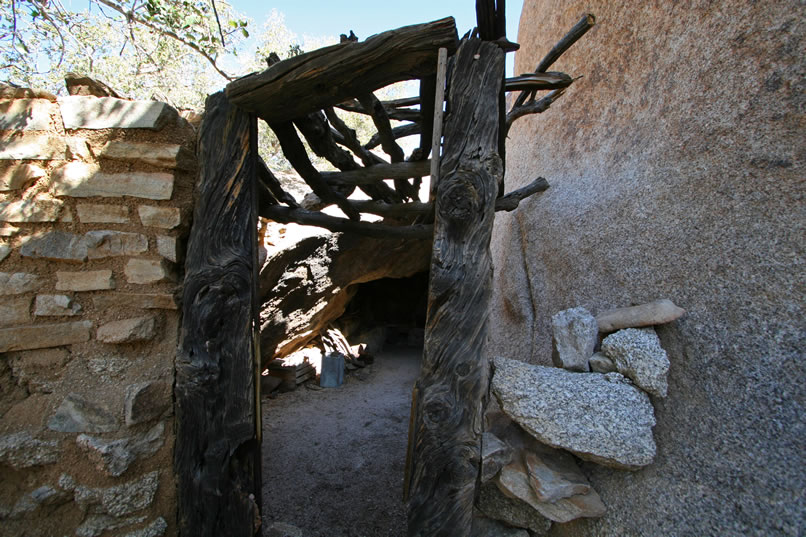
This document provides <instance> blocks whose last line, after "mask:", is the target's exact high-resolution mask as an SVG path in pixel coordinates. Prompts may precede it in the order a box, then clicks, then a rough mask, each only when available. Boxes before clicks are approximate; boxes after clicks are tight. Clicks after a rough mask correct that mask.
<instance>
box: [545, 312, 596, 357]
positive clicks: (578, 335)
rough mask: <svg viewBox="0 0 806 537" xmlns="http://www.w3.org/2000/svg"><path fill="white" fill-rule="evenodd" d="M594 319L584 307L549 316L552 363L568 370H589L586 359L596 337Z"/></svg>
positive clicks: (590, 352) (591, 351) (591, 350)
mask: <svg viewBox="0 0 806 537" xmlns="http://www.w3.org/2000/svg"><path fill="white" fill-rule="evenodd" d="M598 332H599V330H598V327H597V325H596V319H595V318H594V317H593V315H591V314H590V312H589V311H588V310H586V309H585V308H581V307H577V308H571V309H568V310H563V311H561V312H559V313H557V314H556V315H554V316H553V317H552V318H551V335H552V348H553V350H552V355H551V358H552V360H553V361H554V365H556V366H557V367H562V368H564V369H568V370H569V371H590V366H589V365H588V360H589V359H590V357H591V355H592V354H593V348H594V347H595V346H596V338H597V337H598V335H599V334H598Z"/></svg>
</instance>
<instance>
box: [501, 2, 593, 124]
mask: <svg viewBox="0 0 806 537" xmlns="http://www.w3.org/2000/svg"><path fill="white" fill-rule="evenodd" d="M595 24H596V17H594V16H593V15H592V14H590V13H586V14H584V15H582V18H581V19H579V22H577V23H576V24H575V25H574V27H573V28H571V29H570V30H569V31H568V33H567V34H565V36H563V38H562V39H560V40H559V41H558V42H557V44H556V45H554V47H552V49H551V50H550V51H549V53H548V54H546V56H545V57H544V58H543V59H542V60H541V61H540V63H539V64H537V67H536V68H535V73H543V72H545V71H546V70H547V69H548V68H549V67H551V66H552V65H553V64H554V62H556V61H557V60H558V59H559V58H560V56H562V55H563V54H564V53H565V51H566V50H568V49H569V48H571V46H572V45H573V44H574V43H576V42H577V41H579V39H580V38H581V37H582V36H583V35H585V34H586V33H587V32H588V30H590V29H591V28H593V26H594V25H595ZM527 98H530V99H534V91H528V92H526V91H524V92H522V93H521V94H520V95H518V98H517V99H515V103H514V104H513V106H512V108H513V109H514V108H515V107H516V106H521V105H522V104H523V103H525V102H526V99H527Z"/></svg>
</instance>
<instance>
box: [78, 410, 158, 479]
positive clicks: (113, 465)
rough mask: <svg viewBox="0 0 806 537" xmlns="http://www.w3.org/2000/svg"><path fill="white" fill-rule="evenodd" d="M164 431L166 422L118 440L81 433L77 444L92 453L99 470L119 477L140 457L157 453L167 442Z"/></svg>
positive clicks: (91, 455)
mask: <svg viewBox="0 0 806 537" xmlns="http://www.w3.org/2000/svg"><path fill="white" fill-rule="evenodd" d="M164 433H165V424H163V423H158V424H157V425H155V426H154V427H152V428H151V429H150V430H148V431H146V432H145V433H142V434H139V435H134V436H130V437H127V438H121V439H118V440H105V439H103V438H98V437H95V436H89V435H86V434H80V435H78V437H77V438H76V444H77V445H78V446H79V447H80V448H82V449H83V450H84V451H85V452H87V453H88V454H89V455H90V457H91V458H92V459H93V460H94V461H95V463H96V466H97V467H98V469H99V470H102V471H103V472H105V473H107V474H108V475H111V476H114V477H118V476H120V475H122V474H123V473H124V472H125V471H126V470H128V469H129V466H131V464H132V463H133V462H134V461H135V460H137V459H138V458H141V457H149V456H151V455H153V454H154V453H156V452H157V451H158V450H159V449H160V448H161V447H162V445H163V444H164V443H165V436H164Z"/></svg>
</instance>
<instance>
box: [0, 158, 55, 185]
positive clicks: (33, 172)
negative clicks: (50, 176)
mask: <svg viewBox="0 0 806 537" xmlns="http://www.w3.org/2000/svg"><path fill="white" fill-rule="evenodd" d="M45 175H47V172H46V171H45V170H43V169H42V168H40V167H39V166H36V165H34V164H18V165H15V166H9V167H6V168H4V169H3V170H2V171H0V191H7V190H18V189H20V188H22V187H24V186H25V185H26V184H28V183H30V182H32V181H36V180H37V179H41V178H43V177H45Z"/></svg>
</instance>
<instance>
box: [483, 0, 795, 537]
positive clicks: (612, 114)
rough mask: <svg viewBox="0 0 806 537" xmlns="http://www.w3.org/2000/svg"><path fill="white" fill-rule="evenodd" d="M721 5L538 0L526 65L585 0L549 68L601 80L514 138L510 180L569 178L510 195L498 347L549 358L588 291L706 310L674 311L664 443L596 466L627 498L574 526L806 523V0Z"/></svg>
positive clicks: (627, 531)
mask: <svg viewBox="0 0 806 537" xmlns="http://www.w3.org/2000/svg"><path fill="white" fill-rule="evenodd" d="M714 6H715V4H712V5H710V6H709V5H708V4H707V3H705V2H686V3H685V4H681V3H674V2H654V3H649V2H645V3H639V2H612V1H605V0H591V1H584V2H583V1H579V0H567V1H565V0H564V1H559V0H526V1H525V2H524V6H523V15H522V17H521V24H520V29H519V32H518V35H517V41H518V43H520V45H521V48H520V50H519V51H518V52H517V53H516V54H515V73H526V72H530V71H533V70H534V68H535V66H536V65H537V64H538V63H539V62H540V60H541V59H542V57H543V56H544V55H545V54H546V53H547V52H548V51H549V50H551V48H552V47H553V46H554V45H555V44H556V43H557V41H558V40H559V39H560V38H561V37H562V36H563V35H565V34H566V33H567V32H568V30H569V29H570V28H571V27H572V26H574V24H576V22H577V21H578V20H579V18H580V16H581V14H583V13H593V14H595V15H596V18H597V24H596V26H595V27H594V28H593V29H592V30H591V31H590V32H588V33H587V34H586V35H585V36H584V37H583V38H582V39H581V40H580V41H579V42H577V43H576V44H574V46H573V47H571V48H570V49H569V50H568V51H567V52H566V53H564V54H563V55H562V57H561V58H560V59H559V60H558V61H557V62H556V63H555V64H554V65H553V66H552V67H551V68H550V69H551V70H557V71H563V72H566V73H568V74H569V75H571V76H572V77H578V76H582V77H583V78H580V79H578V80H576V81H575V82H574V84H573V85H572V86H571V87H570V88H569V90H568V91H567V92H566V94H565V95H564V96H563V97H562V98H561V99H560V100H558V101H557V102H555V103H554V105H552V107H551V108H550V109H549V110H548V111H546V112H545V113H543V114H539V115H533V116H530V117H526V118H523V119H519V120H517V121H515V123H514V124H513V126H512V129H511V130H510V132H509V137H508V138H507V154H506V157H507V162H506V164H507V167H506V171H507V178H506V182H507V185H506V186H507V190H510V189H516V188H519V187H522V186H524V185H526V184H528V183H529V182H530V181H531V180H532V179H533V178H534V177H535V176H536V175H541V176H544V177H547V178H548V179H549V182H550V183H551V188H549V189H548V190H547V191H546V192H545V193H543V194H542V195H541V196H540V197H539V198H537V199H532V200H528V199H527V200H524V202H522V203H521V205H520V207H519V208H518V210H517V211H515V212H513V213H504V212H499V213H497V214H496V219H495V228H494V230H493V239H492V242H491V248H492V249H493V261H494V265H495V276H494V278H493V281H494V291H493V300H492V306H491V311H490V342H491V348H496V349H498V350H497V353H498V354H501V355H503V356H511V357H519V358H522V359H524V360H528V361H530V362H533V363H540V364H542V365H550V363H551V362H550V361H549V356H550V353H551V338H550V337H549V334H550V332H549V326H550V317H551V315H552V314H553V313H554V312H556V311H559V310H560V309H563V308H565V307H567V305H569V304H579V303H584V304H585V305H586V306H587V307H589V308H590V309H591V311H593V312H600V311H605V310H608V309H610V308H612V307H614V306H619V305H629V304H632V303H644V302H649V301H651V300H654V299H656V298H658V297H668V298H672V299H673V300H674V302H675V303H676V304H678V305H681V306H683V307H685V308H686V310H687V314H686V316H685V317H683V318H681V319H680V320H678V321H677V322H675V323H672V324H668V325H662V326H660V327H658V328H657V332H658V335H659V336H660V339H661V342H662V343H663V348H664V349H665V350H666V352H667V353H668V356H669V360H670V361H671V363H672V367H671V370H670V374H669V379H668V382H669V390H668V393H669V396H668V397H667V398H666V399H656V400H654V401H653V403H654V404H655V410H656V415H657V421H658V425H657V426H656V427H655V429H654V434H655V438H656V441H657V444H658V448H659V456H658V458H657V459H656V460H655V462H654V464H653V466H652V467H651V470H649V469H648V471H644V472H639V473H635V474H629V475H624V473H623V472H615V471H612V470H610V469H608V468H598V467H595V466H592V465H591V466H588V467H587V468H586V470H589V471H590V478H591V482H592V483H594V484H595V486H596V489H597V490H598V491H599V493H600V494H601V495H602V498H604V499H605V501H606V502H607V507H608V514H607V516H605V517H603V518H601V519H595V520H587V521H584V522H576V523H574V524H573V526H574V527H573V528H568V529H566V530H564V532H563V533H564V537H582V536H593V535H596V536H628V535H653V536H654V535H726V534H733V535H793V536H794V535H799V534H801V533H802V529H801V528H804V527H806V504H805V503H804V502H805V501H806V500H804V499H803V496H802V491H803V489H804V486H803V484H804V482H806V475H805V472H806V471H805V470H803V469H805V468H806V450H804V449H803V438H804V437H806V431H804V426H803V406H804V405H803V402H802V396H801V394H803V389H804V388H803V379H804V378H806V361H804V360H803V349H806V332H805V331H804V330H803V319H804V318H806V302H804V300H803V291H802V289H803V269H802V267H803V261H802V260H803V259H804V244H803V237H804V232H805V231H804V222H806V220H804V216H803V188H804V184H803V178H804V177H806V159H804V158H803V157H802V155H803V154H804V152H803V144H804V136H803V110H804V108H803V99H804V97H803V88H802V80H803V72H804V58H806V49H805V48H804V47H806V40H805V39H804V37H803V36H804V34H805V33H806V30H805V29H804V21H803V17H802V16H801V15H800V13H801V11H802V6H800V5H798V4H795V3H792V2H774V3H770V2H767V3H762V2H756V3H752V2H746V1H736V0H723V1H721V2H719V8H718V9H714ZM511 38H512V35H510V39H511ZM748 69H750V71H752V72H753V75H752V76H748ZM570 163H573V165H572V164H570ZM505 279H509V281H510V282H511V285H510V286H508V287H505V286H504V285H503V281H504V280H505ZM521 300H523V304H524V307H523V309H522V311H523V312H525V314H524V318H523V320H517V318H514V317H512V316H510V315H509V314H508V309H507V303H508V302H509V303H511V304H516V305H517V304H519V303H520V301H521ZM532 313H533V316H530V315H532ZM527 353H528V354H527ZM751 409H752V410H751ZM759 461H764V463H763V464H762V465H761V466H759ZM795 469H797V470H795ZM660 488H663V489H664V490H665V491H667V492H668V493H667V494H664V500H663V501H660V502H659V501H658V490H659V489H660ZM771 498H775V500H772V501H771ZM786 498H789V499H793V498H796V500H794V501H790V500H787V499H786Z"/></svg>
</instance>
